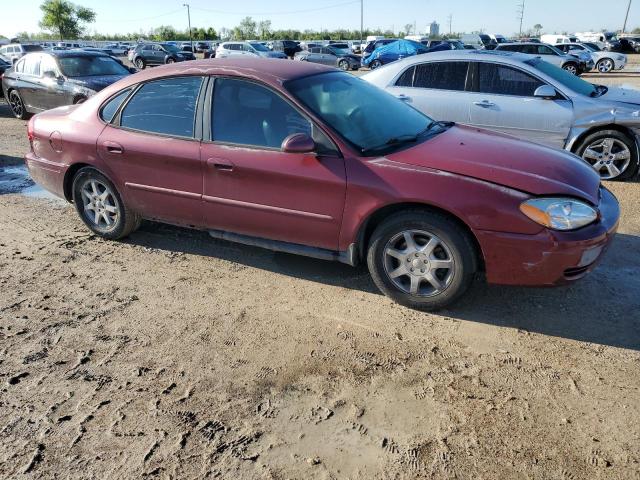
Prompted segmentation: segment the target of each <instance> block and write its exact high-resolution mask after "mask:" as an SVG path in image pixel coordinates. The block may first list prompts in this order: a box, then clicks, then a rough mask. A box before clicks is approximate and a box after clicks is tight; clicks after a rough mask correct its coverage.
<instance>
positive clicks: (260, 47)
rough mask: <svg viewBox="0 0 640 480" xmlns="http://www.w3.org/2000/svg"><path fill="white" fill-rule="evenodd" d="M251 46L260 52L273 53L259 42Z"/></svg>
mask: <svg viewBox="0 0 640 480" xmlns="http://www.w3.org/2000/svg"><path fill="white" fill-rule="evenodd" d="M249 45H251V46H252V47H253V48H255V49H256V50H257V51H259V52H270V51H271V50H269V49H268V48H267V47H265V46H264V45H262V44H261V43H258V42H255V43H254V42H252V43H250V44H249Z"/></svg>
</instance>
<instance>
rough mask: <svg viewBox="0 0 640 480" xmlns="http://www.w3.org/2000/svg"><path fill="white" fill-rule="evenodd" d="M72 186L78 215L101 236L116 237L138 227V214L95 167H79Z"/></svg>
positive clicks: (112, 238)
mask: <svg viewBox="0 0 640 480" xmlns="http://www.w3.org/2000/svg"><path fill="white" fill-rule="evenodd" d="M72 189H73V190H72V191H73V203H74V204H75V206H76V211H77V212H78V215H80V218H81V219H82V221H83V222H84V224H85V225H86V226H87V227H89V229H90V230H91V231H92V232H94V233H95V234H97V235H99V236H101V237H102V238H106V239H107V240H119V239H121V238H124V237H126V236H128V235H129V234H130V233H132V232H133V231H135V230H136V229H137V228H138V227H139V226H140V223H141V220H142V219H141V218H140V216H139V215H137V214H136V213H135V212H133V211H132V210H129V208H127V206H126V205H125V204H124V202H123V201H122V198H121V197H120V194H119V193H118V191H117V190H116V187H115V186H114V185H113V183H112V182H111V181H110V180H109V179H108V178H107V177H105V176H104V175H103V174H101V173H100V172H99V171H97V170H96V169H95V168H91V167H85V168H82V169H80V170H79V171H78V173H77V174H76V176H75V177H74V179H73V186H72Z"/></svg>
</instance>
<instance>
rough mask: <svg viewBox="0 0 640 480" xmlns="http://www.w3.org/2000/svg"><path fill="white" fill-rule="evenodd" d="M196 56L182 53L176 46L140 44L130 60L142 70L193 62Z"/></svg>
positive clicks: (168, 44)
mask: <svg viewBox="0 0 640 480" xmlns="http://www.w3.org/2000/svg"><path fill="white" fill-rule="evenodd" d="M195 58H196V56H195V55H194V54H193V53H191V52H184V51H181V50H180V49H178V47H177V46H175V45H173V44H171V43H168V42H165V43H141V44H139V45H138V46H137V47H136V48H135V50H134V51H133V53H132V55H131V58H130V60H131V61H132V62H133V64H134V65H135V66H136V68H138V69H139V70H144V69H145V68H146V67H147V65H164V64H168V63H175V62H184V61H186V60H195Z"/></svg>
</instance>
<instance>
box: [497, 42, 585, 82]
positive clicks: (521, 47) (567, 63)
mask: <svg viewBox="0 0 640 480" xmlns="http://www.w3.org/2000/svg"><path fill="white" fill-rule="evenodd" d="M496 50H499V51H506V52H520V53H526V54H528V55H540V56H542V58H543V59H544V60H545V61H546V62H549V63H552V64H554V65H556V66H557V67H560V68H562V69H564V70H566V71H567V72H569V73H571V74H573V75H582V74H583V73H584V72H588V71H590V70H593V68H594V66H595V63H594V62H593V59H592V58H591V55H589V54H588V53H586V52H584V53H583V54H576V55H568V54H566V53H564V52H562V51H560V50H558V49H557V48H556V47H554V46H552V45H546V44H543V43H502V44H500V45H498V46H497V47H496Z"/></svg>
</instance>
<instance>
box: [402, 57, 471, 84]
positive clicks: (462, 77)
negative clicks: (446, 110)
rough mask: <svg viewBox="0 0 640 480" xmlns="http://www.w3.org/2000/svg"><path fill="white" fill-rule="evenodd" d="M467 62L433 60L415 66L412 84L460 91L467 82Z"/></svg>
mask: <svg viewBox="0 0 640 480" xmlns="http://www.w3.org/2000/svg"><path fill="white" fill-rule="evenodd" d="M468 68H469V63H468V62H433V63H423V64H421V65H417V66H416V72H415V75H414V78H413V86H414V87H417V88H432V89H436V90H456V91H462V90H464V88H465V84H466V82H467V70H468Z"/></svg>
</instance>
